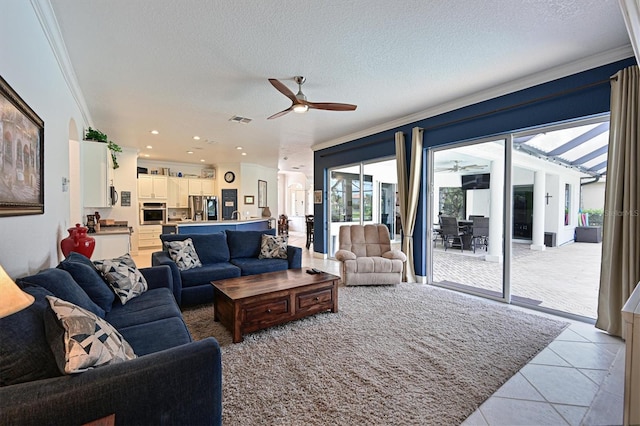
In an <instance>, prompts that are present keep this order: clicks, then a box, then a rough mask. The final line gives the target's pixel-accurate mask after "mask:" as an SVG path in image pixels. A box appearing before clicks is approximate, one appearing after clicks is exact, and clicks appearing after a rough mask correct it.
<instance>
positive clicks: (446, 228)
mask: <svg viewBox="0 0 640 426" xmlns="http://www.w3.org/2000/svg"><path fill="white" fill-rule="evenodd" d="M440 223H441V225H440V229H441V231H442V235H443V238H444V250H445V251H447V248H449V247H453V246H454V245H459V246H460V251H463V244H464V243H463V242H462V236H463V235H464V232H462V231H461V230H460V226H458V219H457V218H455V217H451V216H441V217H440Z"/></svg>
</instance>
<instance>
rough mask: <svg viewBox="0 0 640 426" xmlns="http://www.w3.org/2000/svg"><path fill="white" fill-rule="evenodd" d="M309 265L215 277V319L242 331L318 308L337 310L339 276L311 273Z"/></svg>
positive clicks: (237, 337) (238, 337)
mask: <svg viewBox="0 0 640 426" xmlns="http://www.w3.org/2000/svg"><path fill="white" fill-rule="evenodd" d="M306 270H307V268H302V269H287V270H286V271H277V272H268V273H265V274H257V275H247V276H242V277H237V278H229V279H226V280H220V281H212V282H211V284H213V288H214V312H215V313H214V318H213V319H214V321H220V322H221V323H222V324H223V325H224V326H225V327H226V328H227V329H229V331H231V333H232V334H233V343H239V342H242V335H243V334H245V333H250V332H252V331H257V330H262V329H265V328H267V327H272V326H274V325H278V324H283V323H285V322H288V321H292V320H296V319H300V318H303V317H306V316H309V315H313V314H316V313H318V312H323V311H328V310H330V311H331V312H338V281H339V280H340V277H338V276H336V275H332V274H329V273H326V272H323V273H320V274H314V275H312V274H308V273H307V272H306Z"/></svg>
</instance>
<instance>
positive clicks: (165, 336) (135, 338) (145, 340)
mask: <svg viewBox="0 0 640 426" xmlns="http://www.w3.org/2000/svg"><path fill="white" fill-rule="evenodd" d="M211 321H213V318H211ZM120 332H121V333H122V336H124V338H125V339H127V342H129V343H130V344H131V346H132V347H133V349H134V351H135V352H136V354H137V355H138V356H144V355H148V354H151V353H155V352H159V351H163V350H165V349H169V348H173V347H175V346H180V345H184V344H186V343H189V342H191V341H192V339H191V334H190V333H189V330H188V329H187V326H186V325H185V324H184V321H183V320H182V317H171V318H164V319H161V320H157V321H153V322H149V323H145V324H138V325H133V326H130V327H126V328H123V329H121V330H120Z"/></svg>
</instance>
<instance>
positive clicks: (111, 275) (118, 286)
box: [93, 253, 147, 305]
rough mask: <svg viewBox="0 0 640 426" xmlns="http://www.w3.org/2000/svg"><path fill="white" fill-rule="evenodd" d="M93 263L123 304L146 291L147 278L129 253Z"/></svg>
mask: <svg viewBox="0 0 640 426" xmlns="http://www.w3.org/2000/svg"><path fill="white" fill-rule="evenodd" d="M93 264H94V265H95V266H96V268H97V269H98V271H99V272H100V273H101V274H102V277H103V278H104V280H105V281H106V282H107V283H108V284H109V285H110V286H111V288H112V289H113V291H114V292H115V293H116V296H118V297H119V298H120V302H121V303H122V304H123V305H124V304H125V303H127V301H129V300H131V299H133V298H134V297H137V296H139V295H141V294H142V293H144V292H145V291H147V280H146V279H145V278H144V277H143V276H142V274H141V273H140V271H138V268H137V267H136V264H135V262H134V261H133V259H132V258H131V255H130V254H129V253H127V254H125V255H123V256H120V257H116V258H115V259H104V260H96V261H94V262H93Z"/></svg>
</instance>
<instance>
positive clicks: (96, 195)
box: [80, 141, 113, 208]
mask: <svg viewBox="0 0 640 426" xmlns="http://www.w3.org/2000/svg"><path fill="white" fill-rule="evenodd" d="M80 156H81V162H82V168H81V173H82V195H83V205H84V207H92V208H93V207H111V206H112V202H111V193H110V190H109V189H110V186H111V185H112V184H113V164H112V160H111V153H110V152H109V148H108V147H107V144H106V143H103V142H92V141H82V142H81V143H80Z"/></svg>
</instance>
